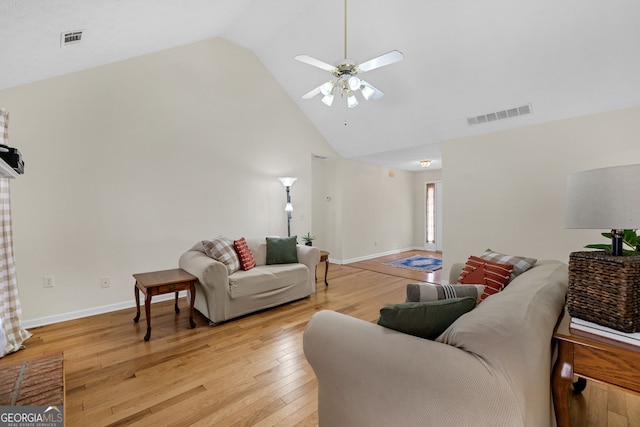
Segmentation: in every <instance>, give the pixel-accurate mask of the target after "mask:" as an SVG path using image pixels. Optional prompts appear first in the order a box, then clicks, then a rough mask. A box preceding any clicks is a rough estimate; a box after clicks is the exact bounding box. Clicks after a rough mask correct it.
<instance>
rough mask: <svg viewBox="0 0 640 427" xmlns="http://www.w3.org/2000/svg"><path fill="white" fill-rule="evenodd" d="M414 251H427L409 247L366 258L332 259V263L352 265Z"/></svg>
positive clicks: (366, 256)
mask: <svg viewBox="0 0 640 427" xmlns="http://www.w3.org/2000/svg"><path fill="white" fill-rule="evenodd" d="M414 250H418V251H424V250H425V249H424V248H419V247H417V246H414V247H409V248H401V249H393V250H390V251H386V252H379V253H377V254H371V255H365V256H361V257H356V258H349V259H343V260H335V261H334V260H332V259H330V261H331V262H332V263H334V264H351V263H352V262H358V261H366V260H368V259H372V258H378V257H381V256H387V255H394V254H398V253H400V252H406V251H414Z"/></svg>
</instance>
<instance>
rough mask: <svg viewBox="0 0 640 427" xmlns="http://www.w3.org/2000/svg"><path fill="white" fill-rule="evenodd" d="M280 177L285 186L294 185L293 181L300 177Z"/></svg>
mask: <svg viewBox="0 0 640 427" xmlns="http://www.w3.org/2000/svg"><path fill="white" fill-rule="evenodd" d="M278 179H279V180H280V182H281V183H282V185H284V186H285V187H291V186H292V185H293V183H294V182H295V180H296V179H298V178H294V177H292V176H281V177H280V178H278Z"/></svg>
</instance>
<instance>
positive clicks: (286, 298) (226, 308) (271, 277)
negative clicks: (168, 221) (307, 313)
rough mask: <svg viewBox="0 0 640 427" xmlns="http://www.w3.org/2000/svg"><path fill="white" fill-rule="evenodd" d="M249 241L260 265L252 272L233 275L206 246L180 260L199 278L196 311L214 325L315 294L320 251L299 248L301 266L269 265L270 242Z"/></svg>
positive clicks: (197, 246)
mask: <svg viewBox="0 0 640 427" xmlns="http://www.w3.org/2000/svg"><path fill="white" fill-rule="evenodd" d="M246 241H247V244H248V246H249V249H250V250H251V253H252V254H253V257H254V258H255V260H256V264H257V265H256V267H255V268H252V269H251V270H248V271H244V270H238V271H236V272H234V273H233V274H229V273H228V270H227V266H225V264H223V263H221V262H218V261H216V260H215V259H213V258H210V257H208V256H207V255H206V254H205V250H204V246H203V244H202V242H198V243H196V244H195V245H194V246H193V247H192V248H191V249H189V250H188V251H187V252H185V253H184V254H182V256H181V257H180V260H179V266H180V268H182V269H183V270H185V271H187V272H189V273H191V274H193V275H194V276H196V277H197V278H198V284H196V299H195V308H196V310H198V311H199V312H200V313H202V314H203V315H204V316H205V317H207V318H208V319H209V320H210V322H211V323H212V324H216V323H220V322H223V321H226V320H229V319H233V318H235V317H239V316H242V315H245V314H248V313H253V312H255V311H258V310H262V309H265V308H270V307H275V306H277V305H280V304H284V303H286V302H290V301H294V300H297V299H302V298H305V297H308V296H309V295H311V294H313V293H315V288H316V282H315V270H316V265H318V262H319V261H320V251H319V250H318V249H317V248H314V247H311V246H301V245H297V254H298V263H295V264H275V265H266V259H267V243H266V239H265V238H264V237H262V238H248V239H246Z"/></svg>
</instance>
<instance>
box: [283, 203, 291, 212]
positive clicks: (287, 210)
mask: <svg viewBox="0 0 640 427" xmlns="http://www.w3.org/2000/svg"><path fill="white" fill-rule="evenodd" d="M284 210H285V212H293V205H292V204H291V202H289V203H287V205H286V206H285V207H284Z"/></svg>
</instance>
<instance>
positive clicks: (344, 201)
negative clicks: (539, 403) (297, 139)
mask: <svg viewBox="0 0 640 427" xmlns="http://www.w3.org/2000/svg"><path fill="white" fill-rule="evenodd" d="M414 174H415V173H414V172H408V171H404V170H396V169H392V168H388V167H385V166H378V165H371V164H366V163H360V162H355V161H352V160H345V159H333V160H328V161H322V162H314V173H313V180H314V201H313V202H314V223H313V234H314V235H316V236H317V237H318V240H317V241H316V242H314V245H316V246H318V247H320V248H322V249H325V248H326V249H327V250H328V251H329V252H331V255H330V258H331V259H333V260H336V261H340V262H351V261H354V260H357V259H364V258H368V257H371V256H373V255H379V254H383V253H389V252H394V251H398V250H401V249H407V248H411V247H412V246H413V239H414V193H413V192H414ZM391 175H392V176H391ZM327 197H328V198H329V199H330V200H328V199H327ZM318 217H322V218H323V219H324V220H323V221H318V220H316V219H315V218H318Z"/></svg>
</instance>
